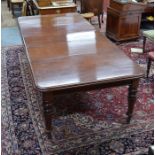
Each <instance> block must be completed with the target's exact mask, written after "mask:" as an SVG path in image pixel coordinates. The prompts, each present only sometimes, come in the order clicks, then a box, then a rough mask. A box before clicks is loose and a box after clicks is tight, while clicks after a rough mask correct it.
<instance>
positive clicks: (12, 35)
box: [1, 1, 22, 47]
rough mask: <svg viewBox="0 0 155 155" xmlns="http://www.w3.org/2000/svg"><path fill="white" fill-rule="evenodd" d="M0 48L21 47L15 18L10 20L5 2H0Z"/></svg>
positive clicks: (10, 16) (9, 12) (9, 13)
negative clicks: (0, 18) (0, 10)
mask: <svg viewBox="0 0 155 155" xmlns="http://www.w3.org/2000/svg"><path fill="white" fill-rule="evenodd" d="M1 9H2V12H1V17H2V20H1V46H2V47H5V46H13V45H22V39H21V36H20V32H19V29H18V27H17V18H12V14H11V11H9V9H8V7H7V2H6V1H1Z"/></svg>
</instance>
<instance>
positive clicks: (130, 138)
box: [1, 42, 154, 155]
mask: <svg viewBox="0 0 155 155" xmlns="http://www.w3.org/2000/svg"><path fill="white" fill-rule="evenodd" d="M137 46H138V47H139V46H142V44H141V43H138V44H137V43H134V42H132V43H125V44H122V45H119V47H120V48H121V49H123V51H124V52H125V53H126V54H127V55H129V56H130V57H131V58H132V59H133V60H134V61H136V62H137V63H138V64H139V65H141V66H142V67H144V68H146V56H145V55H144V54H135V53H134V54H131V53H130V48H131V47H137ZM148 46H149V47H150V46H151V47H152V45H150V44H149V45H148ZM1 84H2V106H1V107H2V145H1V146H2V154H4V155H121V154H125V155H131V154H132V155H140V154H144V153H147V151H148V147H149V146H150V145H151V144H153V140H154V139H153V137H154V135H153V127H154V124H153V123H154V121H153V109H154V108H153V102H154V96H153V94H154V93H153V90H154V87H153V86H154V81H153V75H152V73H150V77H149V79H145V78H142V79H141V81H140V84H139V88H138V98H137V102H136V105H135V109H134V115H133V118H132V120H131V123H130V124H126V123H125V119H126V115H125V113H126V111H127V89H128V87H127V86H123V87H117V88H110V89H101V90H93V91H89V92H80V93H79V92H77V93H71V94H67V92H66V94H60V95H58V96H55V99H54V100H55V104H54V106H53V112H54V113H55V116H56V117H55V119H53V121H52V122H51V123H52V125H53V131H52V133H51V134H52V139H51V140H49V139H48V138H47V135H46V133H45V130H44V119H43V113H42V106H41V104H42V102H41V99H42V95H41V93H40V92H38V91H37V90H36V89H35V87H34V85H33V80H32V76H31V71H30V66H29V64H28V60H27V58H26V55H25V50H24V48H23V47H22V46H14V47H5V48H2V81H1Z"/></svg>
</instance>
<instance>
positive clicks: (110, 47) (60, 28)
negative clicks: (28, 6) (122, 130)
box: [18, 13, 144, 135]
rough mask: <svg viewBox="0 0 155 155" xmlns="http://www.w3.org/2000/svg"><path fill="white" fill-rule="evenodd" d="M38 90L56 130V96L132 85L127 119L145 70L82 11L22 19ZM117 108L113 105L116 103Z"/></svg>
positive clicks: (47, 123) (48, 125) (45, 114)
mask: <svg viewBox="0 0 155 155" xmlns="http://www.w3.org/2000/svg"><path fill="white" fill-rule="evenodd" d="M18 25H19V29H20V32H21V35H22V38H23V42H24V45H25V49H26V54H27V57H28V61H29V64H30V67H31V71H32V76H33V79H34V84H35V86H36V88H37V89H38V90H39V91H40V92H42V95H43V101H42V105H43V107H44V108H43V109H44V117H45V126H46V130H47V132H48V133H49V135H50V132H51V130H52V125H51V124H52V123H51V121H52V117H53V116H52V105H53V95H55V94H57V93H62V92H67V93H70V92H73V91H75V92H77V91H87V90H93V89H100V88H107V87H116V86H124V85H128V86H129V87H128V111H127V123H129V122H130V120H131V117H132V113H133V109H134V104H135V101H136V93H137V87H138V83H139V79H140V78H141V77H143V76H144V71H143V69H141V68H140V67H139V65H138V64H136V63H135V62H133V61H132V60H131V59H130V58H129V57H128V56H127V55H126V54H125V53H124V52H123V51H122V50H121V49H119V48H118V47H117V46H116V45H115V44H114V43H112V42H111V41H110V40H108V39H107V38H106V36H105V35H103V34H101V33H100V32H98V31H96V30H95V29H94V27H93V26H92V25H91V24H90V23H89V22H88V21H86V20H85V19H84V18H83V17H82V16H81V15H80V14H78V13H65V14H53V15H39V16H29V17H19V18H18ZM111 108H112V107H111Z"/></svg>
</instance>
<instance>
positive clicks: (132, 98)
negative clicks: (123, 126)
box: [127, 79, 139, 123]
mask: <svg viewBox="0 0 155 155" xmlns="http://www.w3.org/2000/svg"><path fill="white" fill-rule="evenodd" d="M138 83H139V79H135V80H133V81H132V82H131V84H130V85H129V90H128V91H129V92H128V112H127V115H128V118H127V123H130V120H131V117H132V113H133V109H134V104H135V102H136V94H137V88H138Z"/></svg>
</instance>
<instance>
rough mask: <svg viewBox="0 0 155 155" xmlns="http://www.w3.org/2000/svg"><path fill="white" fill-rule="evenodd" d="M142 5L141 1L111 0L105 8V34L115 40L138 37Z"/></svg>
mask: <svg viewBox="0 0 155 155" xmlns="http://www.w3.org/2000/svg"><path fill="white" fill-rule="evenodd" d="M144 6H145V5H144V4H142V3H131V2H126V3H122V2H119V1H115V0H111V1H110V7H108V10H107V25H106V35H107V36H108V37H109V38H111V39H113V40H115V41H123V40H129V39H136V38H138V37H139V33H140V24H141V15H142V12H143V11H144Z"/></svg>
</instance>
